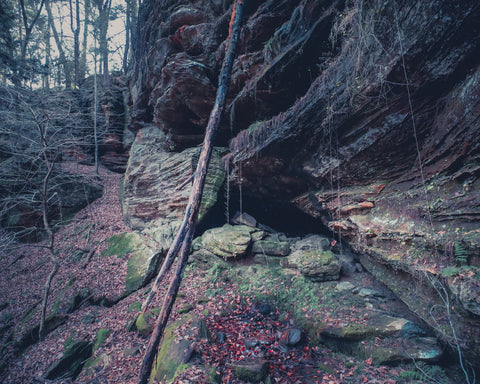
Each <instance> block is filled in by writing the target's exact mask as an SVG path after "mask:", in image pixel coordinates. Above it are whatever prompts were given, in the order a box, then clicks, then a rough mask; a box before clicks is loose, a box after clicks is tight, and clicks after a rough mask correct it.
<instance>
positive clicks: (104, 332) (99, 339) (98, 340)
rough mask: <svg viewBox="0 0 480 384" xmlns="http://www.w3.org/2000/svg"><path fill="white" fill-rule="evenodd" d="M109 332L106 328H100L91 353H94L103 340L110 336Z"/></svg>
mask: <svg viewBox="0 0 480 384" xmlns="http://www.w3.org/2000/svg"><path fill="white" fill-rule="evenodd" d="M110 333H111V332H110V330H109V329H106V328H100V329H99V330H98V332H97V336H96V337H95V342H94V343H93V347H92V352H95V351H96V350H97V349H98V348H100V346H101V345H102V344H103V342H104V341H105V340H107V338H108V336H110Z"/></svg>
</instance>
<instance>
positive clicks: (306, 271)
mask: <svg viewBox="0 0 480 384" xmlns="http://www.w3.org/2000/svg"><path fill="white" fill-rule="evenodd" d="M283 265H284V266H286V267H289V268H296V269H298V270H299V271H300V272H301V273H302V275H304V276H305V277H308V278H310V279H312V280H314V281H330V280H338V279H339V278H340V271H341V269H342V266H341V264H340V262H339V261H338V259H337V258H336V257H335V255H334V254H333V253H332V252H331V251H320V250H316V249H307V250H298V251H295V252H293V253H292V254H291V255H289V256H288V258H287V262H286V263H284V264H283Z"/></svg>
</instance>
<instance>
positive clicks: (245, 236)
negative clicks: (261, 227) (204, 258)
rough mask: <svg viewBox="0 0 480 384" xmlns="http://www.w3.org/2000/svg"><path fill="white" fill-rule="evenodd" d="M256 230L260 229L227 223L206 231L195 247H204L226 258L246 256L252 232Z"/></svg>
mask: <svg viewBox="0 0 480 384" xmlns="http://www.w3.org/2000/svg"><path fill="white" fill-rule="evenodd" d="M256 231H258V229H255V228H252V227H248V226H246V225H230V224H225V225H224V226H223V227H219V228H212V229H209V230H207V231H205V233H204V234H203V235H202V237H201V238H200V239H199V240H197V241H196V242H195V244H194V249H195V250H198V249H201V248H204V249H205V250H207V251H209V252H211V253H213V254H214V255H217V256H219V257H222V258H224V259H233V258H237V257H241V256H245V255H246V254H247V253H248V252H250V248H251V243H252V233H254V232H256Z"/></svg>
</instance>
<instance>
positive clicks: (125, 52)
mask: <svg viewBox="0 0 480 384" xmlns="http://www.w3.org/2000/svg"><path fill="white" fill-rule="evenodd" d="M126 2H127V10H126V11H125V48H124V50H123V63H122V69H123V73H125V74H126V73H127V69H128V51H129V49H130V35H131V28H132V23H131V19H132V15H131V12H132V0H126Z"/></svg>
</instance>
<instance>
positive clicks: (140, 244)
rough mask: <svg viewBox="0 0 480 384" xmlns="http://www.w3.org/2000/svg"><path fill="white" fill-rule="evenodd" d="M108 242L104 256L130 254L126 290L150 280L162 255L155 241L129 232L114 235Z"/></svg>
mask: <svg viewBox="0 0 480 384" xmlns="http://www.w3.org/2000/svg"><path fill="white" fill-rule="evenodd" d="M108 243H109V246H108V248H107V249H105V251H104V252H103V253H102V255H103V256H113V255H116V256H117V257H124V256H126V255H128V256H129V258H128V262H127V275H126V277H125V290H126V292H133V291H136V290H137V289H139V288H141V287H143V286H144V285H145V284H146V283H148V282H149V281H150V279H151V278H152V277H153V275H154V273H155V271H156V270H157V267H158V265H159V263H160V261H161V256H162V254H161V252H160V251H159V250H158V246H157V245H156V244H155V242H154V241H152V240H151V239H149V238H148V237H145V236H141V235H139V234H137V233H134V232H127V233H121V234H119V235H113V236H112V237H111V238H110V239H108Z"/></svg>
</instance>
